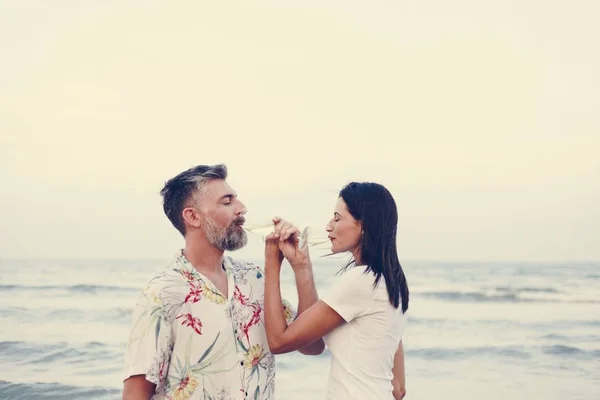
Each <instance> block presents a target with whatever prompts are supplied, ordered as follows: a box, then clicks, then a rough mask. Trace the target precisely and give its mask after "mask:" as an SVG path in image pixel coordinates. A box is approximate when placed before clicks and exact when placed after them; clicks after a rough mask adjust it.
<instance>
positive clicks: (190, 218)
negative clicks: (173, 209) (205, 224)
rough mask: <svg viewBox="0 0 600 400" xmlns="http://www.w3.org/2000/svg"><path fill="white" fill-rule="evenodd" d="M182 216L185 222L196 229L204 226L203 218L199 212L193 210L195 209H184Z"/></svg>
mask: <svg viewBox="0 0 600 400" xmlns="http://www.w3.org/2000/svg"><path fill="white" fill-rule="evenodd" d="M181 216H182V217H183V220H184V221H185V222H186V223H187V224H188V225H191V226H193V227H195V228H200V225H201V224H202V216H201V215H200V213H199V212H198V210H196V209H195V208H193V207H186V208H184V209H183V211H182V212H181Z"/></svg>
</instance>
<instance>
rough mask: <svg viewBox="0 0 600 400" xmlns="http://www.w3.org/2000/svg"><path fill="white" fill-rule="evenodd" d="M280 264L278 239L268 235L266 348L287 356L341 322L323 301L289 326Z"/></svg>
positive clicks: (314, 340)
mask: <svg viewBox="0 0 600 400" xmlns="http://www.w3.org/2000/svg"><path fill="white" fill-rule="evenodd" d="M282 261H283V254H282V253H281V251H280V249H279V244H278V239H277V238H275V239H274V238H273V237H272V236H271V235H269V236H268V237H267V240H266V244H265V327H266V331H267V340H268V342H269V348H270V349H271V351H272V352H273V353H274V354H280V353H289V352H291V351H294V350H298V349H300V348H303V347H306V346H308V345H311V344H313V343H315V342H316V341H318V340H319V339H321V338H322V337H323V336H325V335H326V334H327V333H329V332H330V331H332V330H333V329H335V328H336V327H338V326H340V325H341V324H343V323H344V319H343V318H342V317H341V316H340V315H339V314H338V313H337V312H335V311H334V310H333V309H332V308H331V307H329V306H328V305H327V304H325V303H324V302H323V301H318V302H316V303H315V304H313V305H312V306H310V307H309V308H308V309H307V310H306V311H304V312H302V313H301V314H300V315H299V316H298V318H296V320H295V321H294V322H292V323H291V324H290V325H289V326H288V325H287V324H286V322H285V316H284V313H283V306H282V302H281V288H280V283H279V275H280V273H281V264H282Z"/></svg>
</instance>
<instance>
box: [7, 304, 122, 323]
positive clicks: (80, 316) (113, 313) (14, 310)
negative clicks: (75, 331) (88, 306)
mask: <svg viewBox="0 0 600 400" xmlns="http://www.w3.org/2000/svg"><path fill="white" fill-rule="evenodd" d="M131 311H132V309H131V308H109V309H106V310H94V311H93V312H90V311H89V310H78V309H74V308H64V309H47V308H27V307H10V308H0V317H8V318H17V319H18V320H19V321H23V320H32V319H35V320H40V321H46V320H61V321H65V322H77V323H89V322H92V323H93V322H111V323H117V324H129V323H130V322H131Z"/></svg>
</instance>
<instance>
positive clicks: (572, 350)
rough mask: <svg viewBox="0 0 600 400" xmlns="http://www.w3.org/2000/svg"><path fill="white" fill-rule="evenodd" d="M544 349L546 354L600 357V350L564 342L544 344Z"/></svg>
mask: <svg viewBox="0 0 600 400" xmlns="http://www.w3.org/2000/svg"><path fill="white" fill-rule="evenodd" d="M542 351H543V352H544V353H546V354H551V355H557V356H563V355H568V356H570V355H575V356H585V357H591V358H594V359H597V358H598V357H600V350H584V349H580V348H578V347H574V346H565V345H562V344H556V345H554V346H544V347H543V348H542Z"/></svg>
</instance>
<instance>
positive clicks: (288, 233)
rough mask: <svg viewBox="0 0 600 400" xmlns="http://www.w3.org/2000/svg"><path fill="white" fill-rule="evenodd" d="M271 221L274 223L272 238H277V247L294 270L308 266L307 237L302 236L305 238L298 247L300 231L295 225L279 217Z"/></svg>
mask: <svg viewBox="0 0 600 400" xmlns="http://www.w3.org/2000/svg"><path fill="white" fill-rule="evenodd" d="M273 223H274V224H275V229H274V230H273V234H272V235H273V238H279V249H280V250H281V253H282V254H283V256H284V257H285V258H286V260H288V262H289V263H290V265H291V266H292V268H293V269H294V271H295V272H298V270H302V269H303V268H308V267H310V265H311V264H310V254H309V252H308V245H307V244H306V243H307V241H306V239H307V238H306V237H304V238H303V239H305V240H304V243H303V246H302V247H299V244H300V235H301V233H300V230H299V229H298V228H297V227H296V226H294V225H292V224H291V223H289V222H287V221H285V220H283V219H281V218H279V217H275V218H273ZM306 233H307V232H305V234H306ZM305 236H306V235H305Z"/></svg>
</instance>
